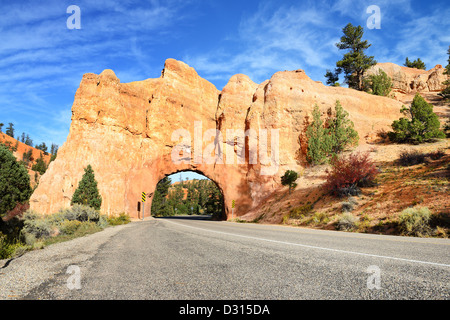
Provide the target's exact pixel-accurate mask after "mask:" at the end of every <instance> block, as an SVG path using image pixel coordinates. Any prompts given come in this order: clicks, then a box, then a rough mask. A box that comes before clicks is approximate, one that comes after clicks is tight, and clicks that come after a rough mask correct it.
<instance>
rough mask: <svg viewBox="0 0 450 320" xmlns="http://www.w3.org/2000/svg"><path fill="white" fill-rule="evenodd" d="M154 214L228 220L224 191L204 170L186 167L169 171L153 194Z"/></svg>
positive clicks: (152, 206) (155, 215) (152, 213)
mask: <svg viewBox="0 0 450 320" xmlns="http://www.w3.org/2000/svg"><path fill="white" fill-rule="evenodd" d="M150 211H151V215H152V216H154V217H175V216H203V217H205V218H210V219H212V220H226V218H227V217H226V214H225V205H224V196H223V192H222V190H221V189H220V187H219V185H218V184H217V183H216V182H215V181H214V180H212V179H210V178H208V177H207V176H205V175H204V174H203V173H202V172H200V171H192V170H185V171H179V172H175V173H171V174H167V175H166V176H165V177H164V178H163V179H161V180H160V181H159V182H158V183H157V185H156V188H155V191H154V193H153V196H152V205H151V210H150Z"/></svg>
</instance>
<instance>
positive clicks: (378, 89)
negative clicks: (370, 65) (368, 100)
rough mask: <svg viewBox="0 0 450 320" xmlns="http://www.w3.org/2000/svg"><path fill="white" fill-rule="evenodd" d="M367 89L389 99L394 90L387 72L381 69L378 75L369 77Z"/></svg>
mask: <svg viewBox="0 0 450 320" xmlns="http://www.w3.org/2000/svg"><path fill="white" fill-rule="evenodd" d="M366 89H367V90H370V91H371V93H372V94H374V95H377V96H384V97H387V96H388V94H389V93H390V92H391V90H392V80H391V78H389V76H388V75H387V74H386V72H384V71H383V70H381V69H379V70H378V72H377V73H376V74H372V75H370V76H369V79H368V81H366Z"/></svg>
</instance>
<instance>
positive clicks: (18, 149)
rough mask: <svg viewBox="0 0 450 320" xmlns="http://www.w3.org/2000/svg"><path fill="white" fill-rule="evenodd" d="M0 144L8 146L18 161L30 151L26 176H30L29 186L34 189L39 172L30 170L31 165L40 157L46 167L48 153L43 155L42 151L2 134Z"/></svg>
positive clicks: (48, 157)
mask: <svg viewBox="0 0 450 320" xmlns="http://www.w3.org/2000/svg"><path fill="white" fill-rule="evenodd" d="M0 143H2V144H4V145H7V146H9V147H10V149H12V150H13V154H14V156H15V157H16V159H17V160H19V161H20V160H23V157H24V154H26V153H28V152H30V150H31V158H30V161H29V162H28V165H27V169H28V174H29V175H30V180H31V186H32V187H34V186H35V185H36V183H37V182H38V181H39V178H40V174H39V172H36V171H33V170H32V167H33V165H34V164H36V160H37V159H39V158H41V157H42V158H43V160H44V162H45V163H46V164H47V165H48V164H49V163H50V158H51V156H52V155H51V154H49V153H47V154H44V152H43V151H41V150H39V149H36V148H33V147H30V146H28V145H26V144H25V143H22V142H20V141H18V140H16V139H15V138H12V137H10V136H8V135H7V134H5V133H3V132H0ZM36 179H37V180H36Z"/></svg>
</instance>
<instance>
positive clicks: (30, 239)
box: [0, 204, 130, 259]
mask: <svg viewBox="0 0 450 320" xmlns="http://www.w3.org/2000/svg"><path fill="white" fill-rule="evenodd" d="M18 222H20V223H18ZM128 222H130V217H129V216H128V215H126V214H125V213H122V214H120V215H118V216H116V217H110V218H107V217H106V216H102V215H100V212H99V211H97V210H95V209H93V208H91V207H89V206H85V205H79V204H75V205H74V206H72V207H70V208H66V209H61V210H59V211H58V212H57V213H55V214H52V215H47V216H43V215H41V214H39V213H37V212H35V211H32V210H28V211H26V212H25V213H24V215H23V218H20V219H19V218H17V217H16V218H14V219H11V220H9V221H8V222H7V223H8V224H16V225H20V226H21V229H20V230H19V232H14V234H13V233H8V234H7V235H5V234H2V233H0V259H7V258H11V257H13V256H15V255H17V254H18V252H19V251H20V252H22V251H23V252H24V251H26V250H32V249H40V248H43V247H44V246H46V245H49V244H52V243H57V242H62V241H67V240H71V239H74V238H77V237H82V236H85V235H88V234H92V233H95V232H98V231H101V230H103V229H104V228H106V227H107V226H108V225H111V226H114V225H119V224H125V223H128ZM5 229H8V228H5ZM10 229H11V228H10Z"/></svg>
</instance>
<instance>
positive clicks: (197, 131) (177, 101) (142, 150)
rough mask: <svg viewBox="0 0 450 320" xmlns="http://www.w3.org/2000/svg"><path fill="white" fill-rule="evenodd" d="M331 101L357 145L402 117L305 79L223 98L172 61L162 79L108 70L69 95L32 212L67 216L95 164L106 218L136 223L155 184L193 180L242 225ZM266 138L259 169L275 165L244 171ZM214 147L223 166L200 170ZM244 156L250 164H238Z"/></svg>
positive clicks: (294, 76) (383, 101) (238, 84)
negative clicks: (61, 134)
mask: <svg viewBox="0 0 450 320" xmlns="http://www.w3.org/2000/svg"><path fill="white" fill-rule="evenodd" d="M336 100H340V102H341V104H342V106H343V107H344V109H346V110H347V111H348V112H349V113H350V118H351V120H353V122H354V123H355V128H356V129H357V131H358V132H359V136H360V142H361V143H366V142H367V139H370V138H371V137H373V136H374V134H375V133H376V132H377V131H378V130H380V129H384V130H387V129H389V127H390V124H391V123H392V121H393V120H394V119H398V118H399V117H400V112H399V111H400V108H401V103H400V102H398V101H396V100H393V99H389V98H386V97H378V96H373V95H370V94H367V93H364V92H359V91H356V90H353V89H348V88H339V87H328V86H325V85H323V84H322V83H320V82H316V81H313V80H311V79H310V78H309V77H308V76H307V75H306V74H305V72H304V71H302V70H297V71H285V72H278V73H276V74H274V75H273V76H272V77H271V78H270V79H269V80H267V81H265V82H263V83H261V84H256V83H254V82H253V81H251V80H250V79H249V78H248V77H247V76H245V75H235V76H233V77H232V78H231V79H230V81H229V83H228V84H227V85H226V86H225V87H224V88H223V90H222V91H219V90H217V89H216V88H215V87H214V85H213V84H211V83H210V82H208V81H206V80H204V79H202V78H201V77H200V76H198V74H197V73H196V71H195V70H194V69H193V68H191V67H189V66H188V65H186V64H185V63H183V62H180V61H176V60H173V59H169V60H167V61H166V63H165V66H164V70H163V71H162V74H161V77H160V78H158V79H148V80H144V81H138V82H132V83H120V81H119V79H118V78H117V77H116V76H115V74H114V72H113V71H111V70H105V71H103V72H102V73H101V74H100V75H96V74H92V73H90V74H85V75H84V76H83V79H82V81H81V83H80V87H79V89H78V90H77V92H76V95H75V101H74V103H73V107H72V124H71V128H70V133H69V136H68V138H67V141H66V143H64V145H63V146H62V147H61V148H60V149H59V152H58V157H57V159H56V160H55V161H54V162H52V164H51V165H50V167H49V169H48V170H47V172H46V173H45V175H44V176H43V177H42V178H41V181H40V184H39V187H38V188H37V190H36V191H35V192H34V194H33V195H32V198H31V208H32V209H34V210H37V211H39V212H42V213H45V214H51V213H54V212H56V211H57V210H58V209H60V208H61V207H68V206H69V205H70V200H71V198H72V194H73V192H74V191H75V189H76V188H77V186H78V182H79V181H80V180H81V178H82V175H83V172H84V171H83V168H85V167H86V166H87V165H88V164H91V165H92V168H93V169H94V172H95V176H96V179H97V181H98V187H99V191H100V193H101V195H102V198H103V203H102V208H101V211H102V213H104V214H115V213H120V212H127V213H128V214H130V215H131V216H133V217H137V216H138V213H137V202H138V201H139V200H140V198H141V192H143V191H145V192H147V194H148V195H150V199H149V200H148V201H147V202H146V205H145V210H146V212H145V216H148V215H149V214H150V212H149V211H150V207H151V195H152V194H153V192H154V190H155V187H156V184H157V183H158V181H159V180H160V179H162V178H163V177H164V176H166V175H169V174H172V173H175V172H178V171H184V170H193V171H197V172H200V173H202V174H204V175H205V176H207V177H208V178H210V179H212V180H213V181H215V182H216V183H217V185H218V186H219V188H220V189H221V191H222V192H223V195H224V201H225V207H226V208H225V213H224V214H225V215H226V216H231V202H232V200H235V201H236V209H235V213H234V214H235V215H238V216H239V215H243V214H245V213H246V212H247V211H248V210H250V209H251V208H254V207H256V206H257V205H258V204H260V203H261V202H262V201H264V199H265V198H266V197H267V196H268V195H269V194H271V192H273V191H274V190H275V189H276V188H279V187H280V186H281V184H280V176H282V175H283V174H284V172H285V170H287V169H294V170H300V169H301V167H302V161H301V160H302V159H299V158H298V149H299V147H300V146H299V143H298V136H299V134H300V132H301V131H302V123H303V119H304V117H305V115H308V114H311V111H312V109H313V107H314V104H318V105H319V107H320V108H321V109H322V110H323V112H326V110H327V109H328V108H330V107H333V106H334V105H335V102H336ZM180 129H184V130H185V131H180ZM216 129H217V130H218V131H215V130H216ZM227 129H228V130H227ZM272 129H273V130H272ZM229 130H242V132H244V131H246V130H250V131H248V132H254V133H256V135H252V136H250V137H247V138H246V139H243V140H241V139H235V138H234V137H232V136H231V137H230V136H227V131H229ZM264 130H267V141H268V144H269V146H268V152H267V153H266V154H264V153H263V156H264V155H266V156H267V157H265V158H264V157H263V159H265V160H268V161H270V160H271V158H272V157H273V156H275V155H279V157H278V163H274V162H273V161H272V162H269V163H267V164H266V163H263V164H261V161H260V160H261V158H260V153H259V151H260V150H257V151H258V152H257V153H256V154H257V161H256V163H252V162H253V161H249V156H250V155H254V154H253V153H251V152H250V149H252V148H254V146H257V147H258V148H259V149H261V148H260V147H261V146H262V145H263V142H264V140H265V139H263V136H262V134H264ZM219 132H220V134H218V133H219ZM177 133H184V134H186V133H189V135H190V139H187V138H186V135H185V136H184V138H185V141H184V142H182V140H181V139H182V138H183V137H180V136H177ZM276 133H278V137H279V148H277V149H274V150H272V151H271V147H272V146H273V144H272V143H271V137H272V136H274V137H276V136H277V134H276ZM194 138H200V141H199V142H198V141H197V140H199V139H197V140H195V139H194ZM201 138H203V139H201ZM194 140H195V141H194ZM182 144H184V145H185V146H186V147H188V146H189V145H190V146H191V147H192V148H195V151H194V150H193V149H192V153H191V154H187V153H185V152H179V151H178V152H175V154H180V155H183V157H184V160H185V162H184V163H175V162H174V161H173V160H172V157H173V154H172V153H173V152H174V150H177V149H176V148H178V147H179V146H180V145H182ZM200 146H201V148H199V147H200ZM214 147H217V148H219V149H220V150H221V152H223V158H222V159H217V158H216V159H214V160H213V161H212V162H211V163H206V162H205V161H204V159H205V156H207V155H208V153H210V151H212V150H213V148H214ZM242 150H243V152H244V154H245V155H246V157H245V161H243V163H239V162H238V160H239V157H238V156H239V155H240V154H241V152H242ZM252 150H253V149H252ZM227 155H228V157H227ZM202 156H203V157H202ZM231 158H233V159H231ZM201 160H203V161H201ZM230 160H233V161H232V164H229V162H230ZM272 160H273V159H272Z"/></svg>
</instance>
